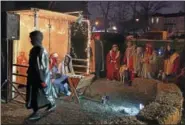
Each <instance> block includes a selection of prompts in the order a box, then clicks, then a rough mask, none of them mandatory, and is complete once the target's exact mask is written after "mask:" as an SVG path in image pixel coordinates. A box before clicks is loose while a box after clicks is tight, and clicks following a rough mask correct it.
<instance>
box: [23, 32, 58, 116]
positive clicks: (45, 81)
mask: <svg viewBox="0 0 185 125" xmlns="http://www.w3.org/2000/svg"><path fill="white" fill-rule="evenodd" d="M30 38H31V44H32V45H33V48H32V49H31V50H30V57H29V67H28V71H27V74H28V76H27V91H26V93H27V94H26V107H27V108H28V109H33V114H32V115H31V116H30V118H29V119H30V120H36V119H39V118H40V115H39V114H38V112H37V111H38V110H39V109H40V108H43V107H47V109H46V111H52V110H54V109H55V107H56V105H55V98H56V97H57V95H56V91H55V88H54V86H53V84H51V82H50V70H49V57H48V53H47V51H46V49H44V48H43V46H42V40H43V34H42V33H41V32H40V31H33V32H31V33H30Z"/></svg>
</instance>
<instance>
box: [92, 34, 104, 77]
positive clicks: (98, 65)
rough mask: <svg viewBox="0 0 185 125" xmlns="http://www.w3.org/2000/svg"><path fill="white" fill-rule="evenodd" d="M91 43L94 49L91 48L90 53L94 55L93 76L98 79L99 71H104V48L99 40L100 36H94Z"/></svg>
mask: <svg viewBox="0 0 185 125" xmlns="http://www.w3.org/2000/svg"><path fill="white" fill-rule="evenodd" d="M93 42H94V48H92V53H94V55H93V56H94V62H95V76H96V78H97V79H98V78H100V73H101V71H104V53H103V52H104V48H103V43H102V41H101V39H100V34H98V33H97V34H94V36H93Z"/></svg>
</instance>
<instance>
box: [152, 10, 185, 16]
mask: <svg viewBox="0 0 185 125" xmlns="http://www.w3.org/2000/svg"><path fill="white" fill-rule="evenodd" d="M152 16H153V17H156V16H159V17H179V16H185V12H181V11H180V12H178V13H169V14H162V13H155V14H153V15H152Z"/></svg>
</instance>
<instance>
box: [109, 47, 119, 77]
mask: <svg viewBox="0 0 185 125" xmlns="http://www.w3.org/2000/svg"><path fill="white" fill-rule="evenodd" d="M106 66H107V79H108V80H120V74H119V69H120V51H119V50H118V46H117V45H113V46H112V49H111V50H110V51H109V53H108V54H107V59H106Z"/></svg>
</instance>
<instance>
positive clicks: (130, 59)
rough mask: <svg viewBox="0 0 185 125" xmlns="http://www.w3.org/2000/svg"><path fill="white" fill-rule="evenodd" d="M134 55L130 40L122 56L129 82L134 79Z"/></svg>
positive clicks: (133, 47)
mask: <svg viewBox="0 0 185 125" xmlns="http://www.w3.org/2000/svg"><path fill="white" fill-rule="evenodd" d="M134 55H135V46H134V45H133V43H132V41H131V40H127V48H126V51H125V54H124V58H123V63H124V64H126V66H127V68H128V71H129V73H130V74H129V76H130V78H129V79H131V80H133V79H134Z"/></svg>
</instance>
